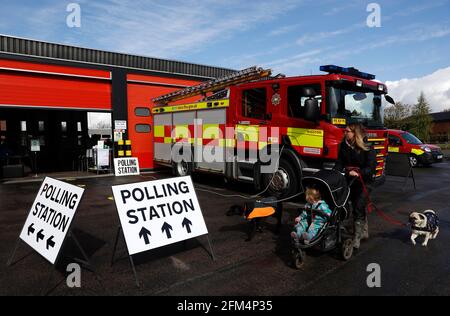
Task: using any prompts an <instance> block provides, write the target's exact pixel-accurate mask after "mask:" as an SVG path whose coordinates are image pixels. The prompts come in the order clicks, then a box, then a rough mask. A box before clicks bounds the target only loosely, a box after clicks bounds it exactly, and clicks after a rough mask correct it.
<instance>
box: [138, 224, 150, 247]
mask: <svg viewBox="0 0 450 316" xmlns="http://www.w3.org/2000/svg"><path fill="white" fill-rule="evenodd" d="M151 235H152V234H151V233H150V231H149V230H148V229H147V228H145V227H142V229H141V231H140V232H139V238H144V241H145V244H146V245H148V244H149V243H150V238H149V236H151Z"/></svg>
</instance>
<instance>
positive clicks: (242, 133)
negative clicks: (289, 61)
mask: <svg viewBox="0 0 450 316" xmlns="http://www.w3.org/2000/svg"><path fill="white" fill-rule="evenodd" d="M320 69H321V71H324V72H327V74H323V75H312V76H299V77H290V78H287V77H285V76H283V75H278V76H275V77H271V71H270V70H265V69H262V68H257V67H251V68H248V69H245V70H243V71H240V72H237V73H234V74H232V75H230V76H227V77H224V78H220V79H217V80H212V81H209V82H206V83H202V84H199V85H197V86H193V87H188V88H186V89H182V90H178V91H175V92H172V93H169V94H167V95H164V96H161V97H158V98H155V99H153V100H152V101H153V102H154V103H155V106H154V108H153V110H152V113H153V115H154V135H155V141H154V146H155V148H154V152H155V157H154V159H155V162H156V163H158V164H162V165H166V166H170V167H172V168H173V170H174V173H175V175H177V176H183V175H189V174H191V173H192V172H194V171H204V172H210V173H216V174H221V175H223V176H224V177H225V179H228V180H240V181H247V182H252V183H254V185H255V186H256V187H257V188H259V189H267V190H268V191H269V192H270V193H272V194H276V195H278V196H284V197H286V196H292V195H294V194H295V193H297V192H298V190H299V188H300V179H301V176H302V175H303V173H305V172H310V171H313V170H317V169H321V168H331V167H332V166H333V165H334V162H335V161H336V159H337V155H338V146H339V144H340V142H341V140H342V138H343V130H344V127H345V126H346V124H348V123H350V122H361V123H363V124H364V125H365V126H366V127H367V132H368V141H369V142H370V143H371V145H372V147H373V149H374V150H376V153H377V162H378V164H377V173H376V179H375V180H376V181H378V182H382V181H383V179H384V165H385V161H386V155H387V147H388V135H387V132H386V129H385V128H384V126H383V108H384V104H383V103H384V102H385V100H386V101H388V102H390V103H393V100H392V98H390V97H389V96H388V95H387V88H386V86H385V85H384V84H382V83H380V82H377V81H375V80H374V79H375V76H374V75H371V74H368V73H363V72H360V71H358V70H357V69H355V68H343V67H338V66H334V65H328V66H322V67H321V68H320ZM199 95H201V96H202V99H201V100H197V101H196V102H190V103H183V102H182V101H183V100H186V99H188V100H192V98H193V97H195V96H199ZM267 157H269V159H267ZM211 158H214V159H211ZM269 165H270V168H272V169H270V168H266V167H268V166H269ZM268 170H269V171H268Z"/></svg>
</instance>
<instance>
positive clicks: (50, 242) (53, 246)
mask: <svg viewBox="0 0 450 316" xmlns="http://www.w3.org/2000/svg"><path fill="white" fill-rule="evenodd" d="M54 237H55V236H52V237H50V238H49V239H47V250H48V248H49V247H52V248H55V242H54V241H53V238H54Z"/></svg>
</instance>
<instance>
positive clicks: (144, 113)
mask: <svg viewBox="0 0 450 316" xmlns="http://www.w3.org/2000/svg"><path fill="white" fill-rule="evenodd" d="M134 114H136V116H150V109H149V108H136V109H135V110H134Z"/></svg>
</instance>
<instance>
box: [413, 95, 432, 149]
mask: <svg viewBox="0 0 450 316" xmlns="http://www.w3.org/2000/svg"><path fill="white" fill-rule="evenodd" d="M430 112H431V110H430V105H429V104H428V102H427V100H426V98H425V94H424V93H423V92H421V93H420V96H419V98H418V99H417V104H415V105H414V106H413V108H412V113H411V114H412V116H411V118H412V120H411V122H410V124H411V132H412V133H413V134H415V135H416V136H417V137H418V138H420V139H421V140H422V141H424V142H429V141H430V127H431V122H432V118H431V115H430Z"/></svg>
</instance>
